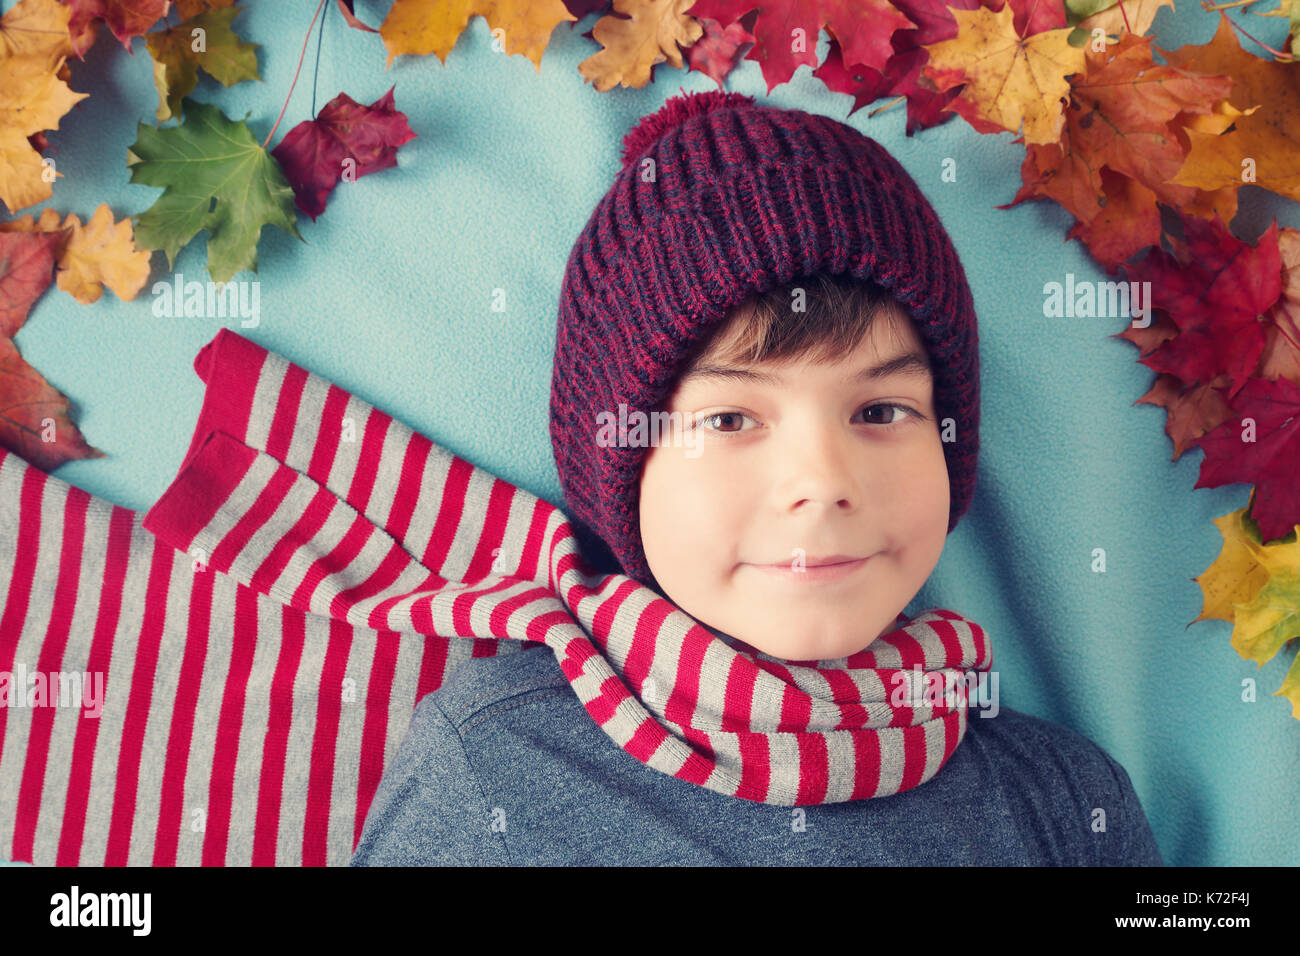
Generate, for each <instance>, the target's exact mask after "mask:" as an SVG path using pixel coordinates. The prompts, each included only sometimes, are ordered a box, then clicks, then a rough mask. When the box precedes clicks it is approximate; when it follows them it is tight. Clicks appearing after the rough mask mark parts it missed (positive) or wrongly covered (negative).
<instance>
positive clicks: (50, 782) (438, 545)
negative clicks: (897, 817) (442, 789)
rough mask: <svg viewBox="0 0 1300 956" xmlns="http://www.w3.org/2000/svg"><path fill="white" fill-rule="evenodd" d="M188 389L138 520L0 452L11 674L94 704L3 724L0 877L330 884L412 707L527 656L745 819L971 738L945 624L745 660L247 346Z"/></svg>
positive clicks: (926, 767) (923, 765)
mask: <svg viewBox="0 0 1300 956" xmlns="http://www.w3.org/2000/svg"><path fill="white" fill-rule="evenodd" d="M195 369H196V371H197V372H198V373H199V375H200V377H202V378H203V380H204V381H205V382H206V383H207V386H206V391H205V397H204V403H203V408H202V411H201V413H200V417H199V421H198V423H197V426H196V428H195V432H194V435H193V438H192V441H191V444H190V448H189V450H188V452H187V454H186V456H185V460H184V462H183V463H182V465H181V468H180V470H179V473H178V475H177V477H176V479H175V480H174V481H173V482H172V484H171V485H170V486H169V487H168V488H167V490H166V491H165V492H164V493H163V495H162V496H161V497H160V498H159V499H158V501H157V502H156V503H155V504H154V505H153V507H152V508H150V509H149V511H148V512H147V513H146V514H144V515H143V516H140V515H138V514H137V513H135V512H132V511H129V510H127V509H124V508H119V507H117V506H114V505H112V504H111V503H109V502H106V501H103V500H101V499H98V498H95V497H93V496H91V495H89V494H87V493H86V492H84V491H82V490H81V489H78V488H75V487H73V486H71V485H68V484H67V483H65V482H61V481H59V480H58V479H57V478H54V477H52V476H49V475H47V474H45V473H43V472H41V471H39V470H38V469H36V468H33V467H31V466H29V465H28V464H27V463H26V462H24V461H23V460H22V459H21V458H19V457H18V456H17V455H14V454H12V453H8V452H3V453H0V594H3V595H4V601H3V609H2V610H0V671H3V672H4V674H6V675H10V674H14V673H15V671H16V670H18V671H19V672H26V673H28V674H34V673H37V672H39V673H42V674H47V675H48V674H50V673H54V672H61V673H64V674H67V673H71V672H77V673H89V674H91V675H94V674H95V673H99V674H102V675H103V679H104V697H103V699H102V708H103V709H102V712H101V713H100V714H99V715H98V716H92V715H91V714H89V713H87V712H85V711H84V708H82V707H69V706H60V707H54V706H41V704H42V703H45V704H48V703H52V701H42V700H39V699H38V698H36V697H31V698H30V699H27V698H26V694H25V691H26V687H23V688H22V689H21V692H24V698H25V700H24V703H23V704H21V705H18V706H14V702H13V700H12V698H9V699H8V700H7V701H6V705H5V706H4V707H0V720H2V723H0V856H9V857H11V858H13V859H16V860H24V861H31V862H35V863H38V864H60V865H122V864H133V865H153V866H168V865H178V864H180V865H192V864H206V865H221V864H237V865H247V864H250V863H251V864H254V865H259V864H260V865H265V864H289V865H295V864H343V863H346V862H347V861H348V859H349V857H350V856H351V854H352V852H353V850H354V849H355V846H356V841H357V839H358V837H359V835H360V833H361V828H362V824H363V822H364V819H365V815H366V810H367V808H368V806H369V802H370V799H371V797H372V796H373V794H374V792H375V788H376V786H377V784H378V782H379V780H380V777H381V775H382V772H383V769H384V767H385V766H387V764H388V762H389V761H390V760H391V758H392V756H393V753H394V751H395V749H396V746H397V744H398V743H399V741H400V740H401V737H402V734H403V733H404V731H405V728H406V726H407V724H408V723H409V721H410V717H411V713H412V710H413V708H414V706H415V704H416V702H417V701H418V700H419V699H420V698H421V697H422V696H423V695H424V694H426V693H428V692H430V691H433V690H436V689H438V688H439V687H440V686H441V685H442V684H443V683H444V682H445V681H447V679H448V678H449V677H450V676H451V675H452V674H453V673H454V671H455V670H456V668H457V667H458V666H459V664H460V663H462V662H463V661H465V660H466V659H468V658H470V657H483V656H492V655H496V654H500V653H506V652H511V651H518V650H520V649H521V648H523V647H524V646H525V643H524V642H529V641H531V642H537V643H545V644H547V645H548V646H549V647H550V648H551V649H552V651H553V652H554V654H555V656H556V659H557V660H558V661H559V663H560V665H561V667H562V669H563V671H564V673H565V675H566V677H567V679H568V680H569V682H570V683H571V685H572V687H573V691H574V693H575V694H576V695H577V696H578V698H579V699H580V700H581V701H582V703H583V706H584V707H585V708H586V710H587V712H588V713H589V714H590V715H591V717H592V719H593V720H595V722H596V723H597V724H598V725H599V726H600V727H601V729H602V730H603V731H604V733H606V734H607V735H608V736H609V737H610V738H611V739H613V740H614V741H615V742H616V743H617V744H618V745H619V746H620V747H622V748H623V749H624V750H626V751H627V752H628V753H630V754H631V755H633V756H634V757H636V758H637V759H638V760H640V761H642V762H643V763H644V764H646V765H647V766H649V767H652V768H653V769H655V770H657V771H659V772H661V773H665V774H669V775H671V776H673V777H676V778H678V779H680V780H684V781H687V782H689V783H692V784H695V785H699V786H702V787H707V788H709V789H710V790H714V791H717V792H719V793H725V794H728V795H731V796H735V797H739V798H741V799H746V800H751V801H756V802H766V803H774V804H782V805H797V804H806V803H830V802H838V801H847V800H855V799H862V798H867V797H873V796H883V795H887V794H891V793H897V792H900V791H903V790H907V789H909V788H912V787H916V786H919V785H920V784H922V783H924V782H925V781H926V780H928V779H930V778H931V777H932V776H933V775H934V774H935V773H937V772H938V771H939V769H940V768H941V767H942V766H943V765H944V763H945V762H946V761H947V759H948V758H949V757H950V756H951V754H952V753H953V752H954V750H955V749H956V748H957V746H958V744H959V743H960V741H961V740H962V738H963V736H964V733H965V730H966V726H967V701H966V699H965V695H964V694H958V695H957V696H956V697H955V698H948V699H945V698H944V697H943V695H942V694H940V695H938V696H937V697H936V696H935V695H934V690H935V688H936V686H938V687H952V686H956V687H958V688H959V689H964V687H965V684H964V683H961V682H962V681H963V680H964V679H965V677H966V676H967V675H969V674H972V672H974V671H980V670H987V669H988V668H989V667H990V666H991V664H992V652H991V647H990V644H989V641H988V638H987V635H985V633H984V631H983V630H982V629H981V628H979V627H978V625H976V624H974V623H973V622H970V621H968V620H966V619H965V618H963V617H962V616H961V615H959V614H956V613H955V612H952V611H947V610H941V609H931V610H928V611H925V612H923V613H921V614H919V615H917V616H916V617H915V618H914V619H912V620H908V619H906V618H905V617H904V616H902V615H900V616H899V618H898V620H897V625H898V626H897V628H896V629H895V630H894V631H892V632H890V633H888V634H885V635H883V636H882V637H879V638H877V639H876V641H874V642H873V643H872V645H871V646H870V647H869V648H868V649H867V650H865V651H863V652H860V653H859V654H855V655H853V656H852V657H851V658H848V659H841V660H837V661H822V662H792V661H779V660H777V659H774V658H770V657H768V656H767V655H763V654H761V653H758V652H756V651H753V652H748V651H746V650H745V649H744V645H743V642H736V643H737V645H739V646H738V647H733V646H731V645H729V644H728V643H726V642H724V641H722V640H720V639H718V638H717V637H715V636H714V635H712V634H711V633H710V632H709V631H708V630H707V629H706V628H705V627H704V626H703V625H701V624H699V623H698V622H696V621H694V620H693V619H691V618H690V617H689V616H688V615H686V614H685V613H683V612H682V611H680V610H679V609H677V608H676V607H674V606H673V605H672V604H671V603H669V602H668V601H666V600H664V599H663V598H661V597H660V596H659V595H657V594H655V593H654V592H653V591H651V590H650V589H648V588H646V587H645V586H643V585H641V584H639V583H637V582H636V581H633V580H631V579H629V578H627V577H625V576H623V575H606V574H595V573H592V569H590V568H589V567H588V566H587V565H586V563H585V561H584V560H583V558H582V556H581V555H580V553H579V551H578V548H577V546H576V543H575V540H574V537H573V534H572V529H571V526H570V523H569V521H568V520H567V518H566V517H565V516H564V515H563V513H562V512H560V511H559V510H558V509H556V508H555V507H553V506H552V505H550V504H548V503H546V502H544V501H541V500H540V499H538V498H536V497H534V496H532V495H530V494H528V493H527V492H525V491H523V490H522V489H520V488H517V487H516V486H514V485H512V484H510V483H509V482H506V481H503V480H501V479H499V478H497V477H495V476H493V475H491V474H489V473H487V472H485V471H483V470H481V469H479V468H476V467H474V466H473V465H471V464H470V463H469V462H467V461H465V460H464V459H462V458H460V457H458V456H456V455H453V454H450V453H449V452H447V451H446V450H445V449H443V448H441V447H439V446H438V445H437V444H436V443H434V442H432V441H431V440H429V439H428V438H426V437H424V436H423V435H420V434H418V433H416V432H414V431H412V430H411V429H410V428H408V427H406V426H405V425H403V424H401V423H400V422H398V421H396V420H394V419H392V418H391V417H390V416H388V415H385V414H384V413H383V412H381V411H379V410H378V409H376V408H374V407H372V406H370V405H369V404H367V403H366V402H364V401H362V400H360V399H358V398H357V397H356V396H354V395H351V394H349V393H348V392H346V391H344V390H343V389H340V388H339V387H338V386H336V385H334V384H332V383H331V382H328V381H326V380H324V379H322V378H320V377H318V376H316V375H313V374H312V373H310V372H307V371H306V370H304V369H303V368H301V367H299V366H297V365H295V364H293V363H290V362H288V361H287V360H285V359H284V358H282V357H281V356H279V355H276V354H275V353H273V352H270V351H268V350H266V349H265V348H263V347H261V346H259V345H257V344H255V343H253V342H251V341H249V340H248V339H245V338H243V337H242V336H240V335H239V334H237V333H235V332H232V331H230V330H228V329H223V330H221V331H220V332H218V333H217V335H216V336H215V337H214V338H213V340H212V341H211V342H210V343H209V344H208V345H207V346H205V347H204V348H203V350H202V351H201V352H200V353H199V355H198V357H197V358H196V360H195ZM913 667H916V668H919V671H916V672H913V670H912V669H913ZM904 674H909V675H911V676H912V678H913V681H912V682H911V683H910V684H908V685H905V686H906V688H907V693H906V695H905V696H903V697H902V698H901V700H900V699H899V698H896V697H895V696H894V694H895V692H896V690H897V688H899V687H900V682H899V679H900V677H901V676H902V675H904ZM918 674H919V675H920V678H921V681H920V682H916V681H915V678H916V677H917V675H918ZM940 681H942V682H944V683H942V684H941V683H939V682H940ZM7 683H8V684H9V686H8V688H7V690H8V692H9V693H10V694H12V693H13V692H14V684H13V682H12V681H9V682H7ZM927 694H928V696H927Z"/></svg>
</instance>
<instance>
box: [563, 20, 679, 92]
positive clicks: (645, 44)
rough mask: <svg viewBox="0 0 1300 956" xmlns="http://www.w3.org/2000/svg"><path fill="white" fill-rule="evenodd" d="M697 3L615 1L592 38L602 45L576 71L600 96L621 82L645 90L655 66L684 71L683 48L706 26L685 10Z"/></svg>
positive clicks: (598, 24) (598, 23) (593, 31)
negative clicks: (670, 67)
mask: <svg viewBox="0 0 1300 956" xmlns="http://www.w3.org/2000/svg"><path fill="white" fill-rule="evenodd" d="M694 4H695V0H614V10H615V11H616V12H617V13H621V14H623V15H624V16H623V17H616V16H614V15H613V14H607V15H606V16H603V17H601V18H600V19H599V20H597V21H596V26H595V27H594V28H592V31H591V35H592V38H593V39H594V40H595V41H596V42H597V43H599V44H600V45H601V47H602V49H601V50H600V52H598V53H593V54H592V55H591V56H589V57H587V59H585V60H583V61H582V62H581V63H579V64H578V72H579V73H581V74H582V76H583V78H584V79H586V80H587V81H588V82H590V83H591V84H592V85H593V86H595V87H596V89H597V90H599V91H600V92H601V93H604V92H605V91H606V90H608V89H610V88H611V87H614V86H617V85H619V84H622V85H623V86H630V87H632V88H633V89H638V90H639V89H641V88H643V87H644V86H645V85H646V84H647V83H649V82H650V74H651V70H652V69H653V68H654V65H655V64H656V63H663V62H664V61H667V62H668V63H670V64H672V65H673V66H674V67H676V68H677V69H679V70H680V69H681V68H682V53H681V50H680V49H679V45H680V46H683V47H686V46H690V45H691V44H693V43H694V42H695V41H696V40H698V39H699V38H700V37H701V36H703V35H704V26H703V24H701V23H700V22H699V21H698V20H696V19H695V18H694V17H692V16H690V15H689V14H688V13H687V12H686V11H687V10H689V9H690V8H691V7H692V6H693V5H694Z"/></svg>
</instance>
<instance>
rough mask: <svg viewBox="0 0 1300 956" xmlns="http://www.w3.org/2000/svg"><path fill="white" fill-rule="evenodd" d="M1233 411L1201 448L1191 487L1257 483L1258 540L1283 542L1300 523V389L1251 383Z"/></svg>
mask: <svg viewBox="0 0 1300 956" xmlns="http://www.w3.org/2000/svg"><path fill="white" fill-rule="evenodd" d="M1231 406H1232V418H1230V419H1229V420H1228V421H1225V422H1224V423H1223V424H1222V425H1220V426H1219V427H1218V428H1216V429H1215V430H1214V431H1212V432H1210V433H1209V434H1208V435H1205V436H1204V437H1202V438H1201V439H1200V440H1199V441H1198V442H1197V444H1198V445H1199V446H1200V447H1201V448H1202V449H1203V450H1204V452H1205V459H1204V460H1203V461H1202V462H1201V473H1200V476H1199V477H1198V478H1197V480H1196V484H1195V485H1194V486H1193V487H1195V488H1218V487H1220V486H1222V485H1230V484H1234V483H1237V482H1248V483H1253V484H1254V485H1255V496H1256V497H1255V502H1254V506H1253V508H1252V509H1251V517H1253V518H1254V519H1255V520H1256V521H1258V522H1259V531H1260V537H1261V538H1262V539H1263V540H1264V541H1270V540H1272V539H1274V538H1280V537H1281V536H1283V535H1285V534H1287V533H1288V532H1289V531H1290V530H1291V529H1292V528H1293V527H1295V525H1296V524H1297V523H1300V483H1297V482H1296V480H1295V476H1296V470H1297V464H1300V386H1297V385H1295V384H1294V383H1292V382H1290V381H1288V380H1287V379H1284V378H1279V379H1277V380H1276V381H1268V380H1266V379H1262V378H1252V379H1250V380H1249V381H1247V382H1246V384H1245V386H1243V387H1242V389H1241V391H1240V392H1239V393H1237V396H1236V397H1235V398H1234V399H1233V400H1232V403H1231Z"/></svg>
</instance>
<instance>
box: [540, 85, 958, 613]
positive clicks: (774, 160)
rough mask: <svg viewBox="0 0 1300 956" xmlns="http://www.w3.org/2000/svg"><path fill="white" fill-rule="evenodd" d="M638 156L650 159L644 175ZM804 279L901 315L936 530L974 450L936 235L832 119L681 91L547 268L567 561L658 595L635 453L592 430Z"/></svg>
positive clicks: (632, 146) (870, 144) (855, 138)
mask: <svg viewBox="0 0 1300 956" xmlns="http://www.w3.org/2000/svg"><path fill="white" fill-rule="evenodd" d="M647 160H649V161H650V162H647ZM815 273H828V274H833V275H838V274H847V275H849V276H852V277H855V278H858V279H863V280H872V281H874V282H876V283H878V284H880V285H882V286H884V287H885V288H886V289H888V290H890V292H891V293H892V294H893V295H894V297H895V298H897V299H898V301H899V302H900V303H902V304H903V305H904V306H905V307H906V308H907V309H908V311H909V313H910V314H911V316H912V319H913V320H914V322H915V324H916V328H917V331H918V333H919V334H920V336H921V338H922V340H923V341H924V342H925V345H926V348H927V350H928V351H929V355H930V362H931V366H932V368H933V370H934V376H935V381H934V386H935V388H934V395H935V411H936V412H937V414H938V417H939V425H940V428H941V430H942V427H943V420H944V419H946V418H952V419H953V420H954V421H955V423H956V441H952V442H944V445H943V451H944V457H945V459H946V461H947V465H948V481H949V486H950V489H951V507H950V511H949V519H948V530H949V531H950V532H951V531H952V529H953V528H954V527H956V525H957V521H958V519H959V518H960V517H961V516H962V514H963V513H964V512H965V511H966V508H967V506H968V505H969V504H970V499H971V495H972V493H973V492H974V488H975V463H976V458H977V456H978V453H979V347H978V339H977V336H976V328H975V306H974V302H973V300H972V298H971V292H970V286H969V285H968V284H967V282H966V274H965V271H964V270H963V269H962V265H961V261H960V260H959V259H958V258H957V252H956V250H955V249H954V248H953V245H952V242H951V240H950V239H949V238H948V233H947V232H946V231H945V230H944V228H943V226H942V224H941V223H940V222H939V217H938V215H937V214H936V213H935V211H934V209H933V208H931V206H930V203H929V202H928V201H927V200H926V198H925V196H923V195H922V194H921V191H920V189H918V188H917V185H916V183H915V181H913V179H912V177H911V176H909V175H908V174H907V172H906V170H904V169H903V167H902V166H900V165H899V163H898V161H897V160H896V159H894V157H893V156H891V155H890V154H889V153H888V152H886V150H885V149H884V147H882V146H881V145H880V144H879V143H877V142H876V141H875V140H873V139H871V138H869V137H867V136H864V135H863V134H862V133H860V132H858V131H857V130H855V129H853V128H852V127H851V126H848V125H846V124H844V123H841V122H839V121H837V120H833V119H831V118H829V117H826V116H819V115H816V114H813V113H807V112H804V111H803V110H795V109H778V108H776V107H771V106H766V105H764V104H762V103H758V102H756V101H755V100H754V99H753V98H752V97H749V96H744V95H741V94H739V93H720V92H716V91H709V92H705V93H696V94H686V95H682V96H675V97H673V98H671V99H669V100H668V101H667V102H666V103H665V104H664V105H663V106H662V107H661V108H660V109H659V110H658V112H656V113H653V114H651V115H649V116H645V117H643V118H642V119H641V120H640V121H639V122H638V123H637V125H636V126H635V127H634V128H633V129H632V130H631V132H629V133H628V134H627V136H626V137H625V138H624V140H623V166H622V169H620V170H619V172H618V174H617V175H616V176H615V178H614V184H613V186H612V187H610V190H609V192H607V193H606V194H605V196H604V197H603V198H602V199H601V200H600V202H599V203H597V205H596V208H595V210H594V211H593V212H592V214H591V217H590V219H588V220H587V224H586V226H584V227H583V230H582V232H581V234H580V235H579V236H578V240H577V242H576V243H575V244H574V246H573V251H572V252H571V253H570V255H569V260H568V264H567V265H566V267H565V272H564V280H563V282H562V284H561V287H560V312H559V321H558V323H557V326H556V332H555V365H554V368H553V369H552V373H551V425H550V430H551V444H552V446H553V448H554V451H555V463H556V466H557V468H558V470H559V474H560V483H561V485H562V487H563V489H564V495H565V508H564V510H565V511H566V512H567V513H568V514H569V515H570V517H572V518H573V519H575V520H574V524H575V527H576V529H577V531H578V535H579V538H580V541H581V544H582V545H583V550H584V551H585V552H586V553H587V554H588V556H589V557H590V558H591V559H592V561H593V563H594V564H595V565H596V566H597V567H601V568H607V569H609V570H615V565H617V570H621V571H622V572H623V573H625V574H627V575H628V576H629V577H632V578H634V579H636V580H638V581H640V582H642V583H644V584H647V585H650V586H651V587H654V588H656V589H658V587H659V586H658V583H657V582H656V581H655V579H654V576H653V575H652V574H651V573H650V568H649V566H648V565H647V564H646V559H645V553H644V551H643V550H642V548H641V531H640V522H639V520H638V515H639V508H640V476H641V465H642V463H643V461H644V459H645V455H646V453H647V452H648V451H649V449H648V448H645V447H636V446H634V445H627V444H620V445H613V446H610V447H601V445H600V444H598V443H597V441H596V433H597V429H598V425H597V419H596V416H597V414H598V413H599V412H602V411H603V412H609V413H611V414H612V415H613V416H614V418H615V419H617V417H618V408H619V403H624V404H626V405H627V408H628V410H629V412H631V411H634V410H639V411H641V412H643V413H645V414H646V415H649V414H650V412H651V411H653V410H654V409H656V408H658V407H660V403H661V402H663V401H664V400H666V398H667V397H668V396H669V395H671V393H672V389H673V387H674V385H675V384H676V379H677V377H678V375H679V374H680V372H681V371H682V370H683V365H684V362H685V361H686V360H687V356H688V353H689V352H690V350H691V348H692V346H693V345H695V344H696V343H698V342H699V341H700V340H701V339H702V338H703V337H705V336H707V335H708V334H709V333H710V332H711V331H712V330H713V329H714V328H715V327H716V326H717V325H718V323H719V322H720V321H722V320H724V319H726V317H727V313H728V312H729V311H730V310H731V309H733V308H734V307H735V306H737V305H738V304H740V303H741V302H743V301H744V300H745V299H747V298H748V297H749V296H750V295H753V294H756V293H762V292H766V291H767V290H769V289H771V288H773V287H775V286H779V285H783V284H784V283H786V282H789V281H790V280H792V279H794V278H796V277H802V276H811V275H813V274H815Z"/></svg>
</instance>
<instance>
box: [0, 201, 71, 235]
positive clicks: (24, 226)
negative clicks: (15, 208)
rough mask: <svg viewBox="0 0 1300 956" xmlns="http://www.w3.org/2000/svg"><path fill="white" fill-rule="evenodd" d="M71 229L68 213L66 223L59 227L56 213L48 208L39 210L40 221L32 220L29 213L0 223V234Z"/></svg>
mask: <svg viewBox="0 0 1300 956" xmlns="http://www.w3.org/2000/svg"><path fill="white" fill-rule="evenodd" d="M71 227H72V214H71V213H68V219H67V222H66V223H65V224H64V225H62V226H61V225H59V213H58V211H57V210H55V209H51V208H50V207H49V206H46V207H45V208H44V209H42V210H41V218H40V219H33V218H32V214H31V213H26V214H25V215H22V216H19V217H18V218H17V219H10V220H8V221H7V222H0V232H54V231H56V230H58V229H63V228H71Z"/></svg>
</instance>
